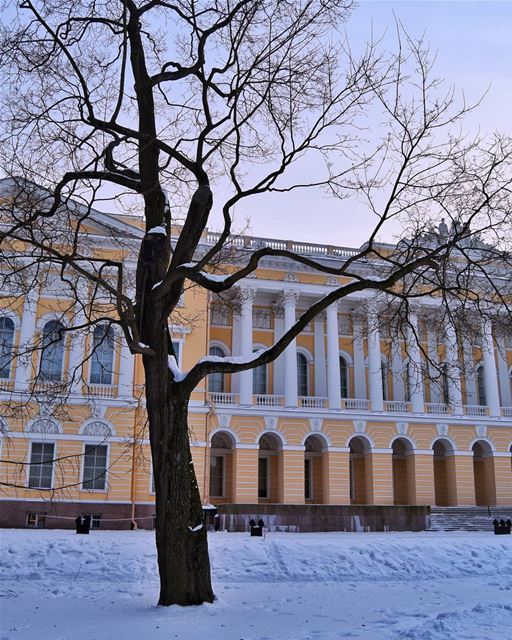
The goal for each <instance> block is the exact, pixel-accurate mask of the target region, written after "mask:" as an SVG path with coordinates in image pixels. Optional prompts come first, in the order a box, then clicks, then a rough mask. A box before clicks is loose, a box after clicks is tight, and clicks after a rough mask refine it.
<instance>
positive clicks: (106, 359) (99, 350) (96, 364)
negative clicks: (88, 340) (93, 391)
mask: <svg viewBox="0 0 512 640" xmlns="http://www.w3.org/2000/svg"><path fill="white" fill-rule="evenodd" d="M113 366H114V330H113V329H112V327H107V326H106V325H99V326H97V327H95V329H94V335H93V341H92V355H91V376H90V381H91V384H112V374H113Z"/></svg>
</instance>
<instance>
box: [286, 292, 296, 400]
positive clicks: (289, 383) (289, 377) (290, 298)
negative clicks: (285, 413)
mask: <svg viewBox="0 0 512 640" xmlns="http://www.w3.org/2000/svg"><path fill="white" fill-rule="evenodd" d="M298 299H299V292H298V291H294V290H292V289H285V290H284V291H283V295H282V303H283V307H284V330H285V333H286V332H287V331H288V330H289V329H291V327H293V325H294V324H295V306H296V304H297V300H298ZM284 403H285V406H286V407H296V406H297V341H296V340H292V341H291V342H290V344H289V345H288V346H287V347H286V349H285V350H284Z"/></svg>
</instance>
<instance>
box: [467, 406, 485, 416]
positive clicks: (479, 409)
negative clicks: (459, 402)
mask: <svg viewBox="0 0 512 640" xmlns="http://www.w3.org/2000/svg"><path fill="white" fill-rule="evenodd" d="M464 413H465V414H466V415H467V416H486V415H487V407H486V406H485V405H481V404H465V405H464Z"/></svg>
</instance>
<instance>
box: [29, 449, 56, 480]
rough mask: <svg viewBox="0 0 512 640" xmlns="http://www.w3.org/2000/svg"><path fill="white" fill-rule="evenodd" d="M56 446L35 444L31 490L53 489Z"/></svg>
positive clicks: (30, 477) (31, 456) (32, 457)
mask: <svg viewBox="0 0 512 640" xmlns="http://www.w3.org/2000/svg"><path fill="white" fill-rule="evenodd" d="M54 452H55V445H54V444H49V443H48V442H33V443H32V452H31V455H30V471H29V476H28V486H29V487H30V488H31V489H51V486H52V476H53V459H54Z"/></svg>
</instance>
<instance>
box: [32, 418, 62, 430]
mask: <svg viewBox="0 0 512 640" xmlns="http://www.w3.org/2000/svg"><path fill="white" fill-rule="evenodd" d="M27 431H29V432H31V433H59V426H58V425H57V423H56V422H55V420H52V418H46V417H42V418H38V419H37V420H34V422H32V424H31V425H30V426H29V427H28V429H27Z"/></svg>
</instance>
